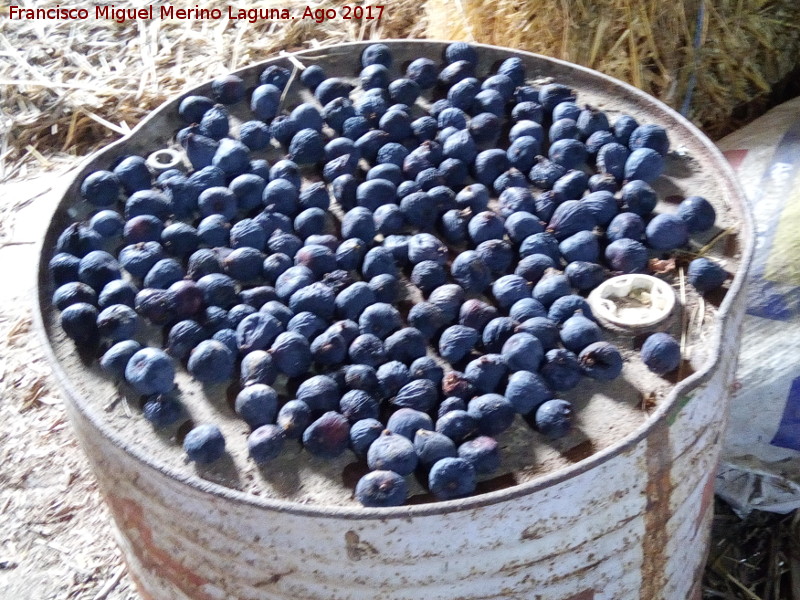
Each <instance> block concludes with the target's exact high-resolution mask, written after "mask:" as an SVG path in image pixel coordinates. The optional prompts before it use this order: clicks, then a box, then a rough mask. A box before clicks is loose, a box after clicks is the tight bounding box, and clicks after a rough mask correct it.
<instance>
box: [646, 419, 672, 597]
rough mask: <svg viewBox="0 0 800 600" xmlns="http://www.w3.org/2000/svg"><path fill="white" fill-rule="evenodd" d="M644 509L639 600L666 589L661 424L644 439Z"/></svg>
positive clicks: (665, 457)
mask: <svg viewBox="0 0 800 600" xmlns="http://www.w3.org/2000/svg"><path fill="white" fill-rule="evenodd" d="M645 460H646V463H647V487H646V489H645V493H646V494H647V508H646V510H645V513H644V539H643V540H642V545H643V547H644V548H643V549H644V559H643V564H642V587H641V591H640V593H639V598H640V599H641V600H655V599H656V598H661V597H663V593H664V587H665V585H666V581H667V578H666V566H667V543H668V542H669V534H668V532H667V523H668V521H669V518H670V507H669V505H670V491H671V489H672V486H671V481H670V479H671V477H670V474H671V466H672V461H671V458H670V447H669V428H668V427H666V426H665V425H664V424H663V423H662V424H661V425H660V426H659V427H654V428H653V430H652V431H651V432H650V435H649V436H648V437H647V448H646V450H645Z"/></svg>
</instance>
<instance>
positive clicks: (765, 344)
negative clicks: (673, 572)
mask: <svg viewBox="0 0 800 600" xmlns="http://www.w3.org/2000/svg"><path fill="white" fill-rule="evenodd" d="M719 147H720V149H721V150H722V151H723V153H724V154H725V156H726V157H727V158H728V160H729V161H730V163H731V165H732V166H733V168H734V170H735V171H736V172H737V175H738V177H739V181H740V183H741V185H742V187H743V188H744V191H745V195H746V196H747V200H748V202H749V204H750V206H751V208H752V211H753V215H754V217H755V230H756V248H755V254H754V257H753V264H752V267H751V273H750V279H749V282H748V285H747V312H746V315H745V319H744V325H743V329H742V341H741V346H740V351H739V366H738V370H737V372H736V388H737V389H735V390H733V393H732V400H731V419H730V425H729V428H728V431H727V435H726V439H725V440H724V445H723V450H722V460H721V465H720V472H719V475H718V478H717V488H716V489H717V493H718V494H719V495H720V496H721V497H722V498H724V499H725V500H726V501H728V502H729V503H730V504H731V505H732V506H733V507H734V509H736V510H737V511H738V512H740V513H747V512H749V511H750V510H752V509H759V510H767V511H771V512H779V513H786V512H790V511H792V510H794V509H797V508H800V98H796V99H794V100H792V101H790V102H787V103H785V104H782V105H781V106H779V107H777V108H775V109H773V110H771V111H770V112H768V113H767V114H766V115H764V116H763V117H761V118H759V119H758V120H756V121H754V122H753V123H751V124H750V125H748V126H746V127H744V128H743V129H741V130H739V131H737V132H735V133H733V134H731V135H729V136H728V137H726V138H724V139H723V140H721V141H720V142H719Z"/></svg>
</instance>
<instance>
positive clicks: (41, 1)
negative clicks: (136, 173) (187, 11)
mask: <svg viewBox="0 0 800 600" xmlns="http://www.w3.org/2000/svg"><path fill="white" fill-rule="evenodd" d="M59 4H63V3H62V2H61V1H60V0H22V1H21V2H20V3H19V5H20V6H23V7H28V8H33V7H49V6H56V5H59ZM149 4H152V2H150V1H149V0H131V1H130V2H126V3H124V5H123V4H122V3H118V4H117V6H120V7H122V6H125V7H132V8H138V7H144V6H147V5H149ZM341 4H342V3H341V2H333V1H330V0H323V1H321V2H307V1H303V2H299V1H296V0H290V1H288V2H287V1H284V2H278V1H276V0H270V1H267V2H259V3H258V8H267V9H268V8H289V9H290V10H291V11H292V14H302V10H303V8H305V7H306V6H309V7H311V8H312V9H317V8H332V7H334V8H335V7H338V6H341ZM200 6H201V7H202V8H208V9H213V8H219V9H221V10H222V11H223V13H225V14H227V7H228V6H231V7H232V9H233V10H236V9H239V8H245V9H246V8H253V6H254V5H253V3H252V2H248V1H247V0H227V1H223V0H210V1H208V2H203V3H201V5H200ZM419 13H420V7H419V4H418V3H415V2H411V1H402V2H396V3H392V4H390V5H387V6H386V10H385V15H384V17H383V18H382V19H381V20H372V21H361V22H359V21H353V20H351V21H345V20H341V19H334V20H329V21H325V22H323V23H316V22H314V21H312V20H302V19H297V20H291V21H271V22H258V23H255V24H253V23H249V22H247V21H244V20H239V21H230V20H228V19H227V18H223V19H222V20H220V21H212V20H209V21H198V20H185V21H178V20H172V21H166V20H161V19H153V20H150V21H141V20H137V21H129V22H126V23H122V24H119V23H116V22H114V21H104V20H95V19H93V18H90V19H88V20H86V21H13V22H12V21H9V20H8V19H6V18H2V19H0V181H4V180H8V179H10V178H12V177H14V176H19V175H24V174H25V172H26V170H28V169H31V168H33V167H51V166H53V163H56V164H58V163H63V162H65V161H66V162H74V160H75V159H74V157H75V156H81V155H85V154H87V153H88V152H90V151H91V150H92V149H95V148H97V147H98V146H99V145H103V144H107V143H109V142H110V141H112V140H113V139H114V138H115V137H119V136H120V135H123V134H125V133H126V132H127V131H129V129H131V128H132V127H133V126H134V125H135V124H136V123H137V122H138V121H139V120H141V119H142V117H144V116H145V115H146V114H147V113H148V112H149V111H151V110H152V109H153V108H155V107H157V106H158V105H159V104H161V103H162V102H163V101H164V100H166V99H168V98H169V97H171V96H172V95H174V94H176V93H179V92H181V91H182V90H184V89H187V88H190V87H194V86H195V85H197V84H198V83H200V82H202V81H206V80H208V79H211V78H212V77H215V76H217V75H220V74H224V73H227V72H229V71H231V70H234V69H238V68H241V67H243V66H246V65H248V64H251V63H253V62H258V61H261V60H265V59H267V58H270V57H271V56H273V55H275V54H276V53H277V52H279V51H281V50H300V49H303V48H312V47H317V46H321V45H327V44H332V43H336V42H346V41H357V40H364V39H373V38H400V37H416V36H418V35H419V34H420V33H421V32H422V31H423V24H422V22H421V20H420V14H419Z"/></svg>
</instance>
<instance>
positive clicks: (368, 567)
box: [36, 42, 751, 600]
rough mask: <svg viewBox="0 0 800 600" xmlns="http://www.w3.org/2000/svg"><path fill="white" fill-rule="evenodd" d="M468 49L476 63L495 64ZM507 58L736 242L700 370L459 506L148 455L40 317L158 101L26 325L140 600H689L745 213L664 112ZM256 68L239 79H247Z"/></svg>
mask: <svg viewBox="0 0 800 600" xmlns="http://www.w3.org/2000/svg"><path fill="white" fill-rule="evenodd" d="M392 45H393V49H395V50H396V53H397V54H398V55H404V56H418V55H423V54H424V55H428V56H440V53H441V51H442V49H443V47H444V45H443V44H440V43H433V42H416V43H415V42H393V43H392ZM363 46H364V45H363V44H352V45H345V46H340V47H336V48H333V49H323V50H315V51H309V52H305V53H299V54H298V58H299V59H301V60H304V61H317V62H319V64H321V65H322V66H323V67H325V68H326V70H329V74H330V71H333V72H335V68H336V66H335V65H337V64H339V62H341V61H342V60H344V59H345V58H346V60H347V61H350V64H352V62H353V61H354V60H355V59H357V57H358V56H359V55H360V52H361V50H362V48H363ZM481 51H482V53H483V55H484V56H485V57H487V58H484V60H486V61H492V60H494V59H496V58H499V57H506V56H507V55H508V52H509V51H508V50H504V49H498V48H493V47H481ZM515 54H516V55H517V56H520V57H521V58H522V59H523V60H524V61H525V63H526V65H527V67H528V72H529V74H533V75H535V76H539V75H549V76H553V77H555V78H557V79H558V80H559V81H563V82H566V83H569V84H571V85H573V86H574V87H576V88H577V89H578V90H579V91H580V92H583V90H590V93H597V94H598V95H600V96H601V97H602V96H605V97H607V98H608V97H616V98H618V99H619V103H620V104H621V106H622V107H623V108H625V109H626V110H627V109H629V108H630V109H631V110H632V111H633V112H634V113H637V114H646V115H648V121H649V122H659V123H662V124H664V125H665V126H667V127H668V128H669V130H670V132H671V133H670V135H671V139H672V141H673V146H678V147H679V151H680V152H681V153H683V154H685V155H686V156H688V157H689V158H688V159H687V160H689V161H690V163H691V165H692V169H691V170H692V172H693V173H695V175H693V176H692V177H694V179H693V180H692V183H693V185H694V186H696V187H693V189H695V190H696V191H697V193H700V194H701V195H702V194H703V192H706V193H705V195H707V196H708V197H709V198H713V199H714V201H715V205H716V206H717V208H718V211H720V210H724V211H726V214H727V216H726V218H727V220H728V223H729V224H730V223H732V224H733V227H734V229H735V234H734V235H733V237H734V238H735V240H737V243H738V246H736V248H735V254H736V259H737V261H738V264H739V270H738V273H737V275H736V277H735V279H734V281H733V283H732V284H731V286H730V288H729V290H728V292H727V295H726V296H725V298H724V300H723V301H722V303H721V304H720V306H719V307H718V311H717V312H716V315H715V320H714V322H713V325H711V326H710V327H709V330H708V333H707V335H706V337H705V344H704V346H705V347H704V356H705V358H704V361H703V363H702V364H701V365H699V366H698V367H697V368H695V372H694V373H693V374H692V375H691V376H690V377H688V378H686V379H684V380H683V381H681V382H679V383H677V384H675V385H674V386H673V387H672V388H671V389H669V391H668V393H667V394H665V397H664V398H663V401H661V402H660V403H659V405H658V407H657V408H656V409H655V410H654V412H653V413H652V414H651V415H650V416H649V418H647V419H645V420H643V423H642V425H641V426H639V427H637V428H635V429H634V430H633V431H632V432H630V433H628V434H627V435H625V436H624V437H622V438H621V439H619V440H618V441H616V442H615V443H613V444H611V445H608V446H607V447H604V448H603V449H601V450H600V451H599V452H595V453H593V454H591V455H589V456H588V457H586V458H583V459H582V460H578V461H577V462H575V463H574V464H572V465H571V466H567V467H565V468H561V469H560V470H556V471H555V472H552V473H550V474H547V475H544V476H541V477H538V478H534V479H532V480H530V481H527V482H525V483H521V484H518V485H514V486H512V487H508V488H505V489H500V490H497V491H492V492H488V493H484V494H480V495H476V496H473V497H469V498H465V499H461V500H453V501H447V502H439V503H425V504H416V505H410V506H404V507H399V508H391V509H364V508H357V507H350V506H326V505H313V504H300V503H293V502H288V501H284V500H277V499H269V498H264V497H260V496H257V495H254V494H251V493H245V492H241V491H237V490H235V489H230V488H227V487H224V486H222V485H219V484H217V483H213V482H210V481H207V480H204V479H201V478H200V477H198V476H196V475H195V474H193V473H192V472H191V470H189V469H182V468H178V467H176V466H175V465H174V464H166V463H165V462H163V461H160V460H158V459H157V458H153V457H152V456H150V455H149V454H148V453H147V452H145V451H143V449H142V447H141V444H140V440H138V439H137V438H136V437H135V436H134V437H125V436H123V435H121V434H120V433H119V431H118V430H116V429H113V428H111V427H109V426H108V424H107V423H106V415H105V414H104V411H103V410H102V409H101V408H100V407H101V406H102V405H103V399H97V398H92V397H91V396H92V393H91V387H92V380H91V379H89V381H88V382H87V381H86V380H85V379H86V377H87V375H85V374H84V372H85V368H84V366H83V365H82V364H81V363H80V361H79V360H76V359H75V358H74V356H73V357H71V356H70V355H71V354H74V352H71V351H70V345H69V343H68V342H66V341H65V340H64V336H63V335H61V334H60V332H59V331H58V325H57V317H56V316H54V314H53V313H52V311H51V309H50V307H49V298H50V295H51V293H52V290H51V287H50V284H49V282H48V277H47V261H48V260H49V257H50V252H51V250H49V249H50V248H52V244H53V241H54V239H55V237H56V235H57V234H58V232H59V231H60V230H61V229H63V227H64V224H65V223H66V222H67V221H68V219H69V218H70V217H69V206H70V204H71V203H72V202H73V198H74V197H76V192H77V189H78V186H79V183H80V181H81V180H82V178H83V177H84V176H85V174H86V173H88V172H89V171H91V170H93V169H96V168H100V167H99V165H107V164H108V162H109V160H110V159H111V158H113V157H115V156H120V155H122V154H127V153H130V152H131V151H136V150H139V151H140V153H145V152H146V151H148V150H152V149H153V148H154V147H158V146H154V144H158V143H164V141H165V140H166V139H168V138H169V137H170V135H171V134H172V132H173V131H174V130H175V129H176V128H177V127H176V126H175V124H174V123H173V121H174V120H175V117H174V111H175V107H176V102H171V103H168V104H167V105H165V106H164V107H162V108H161V109H159V110H158V111H156V112H155V113H154V114H153V115H152V116H151V117H150V118H149V119H148V120H147V121H145V122H143V123H142V124H141V125H140V126H139V127H137V129H136V130H135V131H134V132H133V134H132V135H131V136H130V137H129V138H127V139H126V140H123V141H121V142H119V143H117V144H115V145H113V146H111V147H109V148H108V149H107V150H105V151H103V152H101V153H99V154H98V155H95V156H94V157H92V158H90V160H89V161H88V162H87V164H86V165H85V166H84V168H83V169H81V171H80V173H78V175H77V177H76V179H75V182H73V184H72V185H71V186H70V189H69V190H67V193H66V194H65V200H64V201H63V202H62V205H61V206H60V207H59V208H58V209H57V211H56V214H55V216H54V218H53V222H52V224H51V227H50V231H49V232H48V235H47V237H46V239H45V243H44V249H43V252H42V259H41V264H40V282H41V285H40V299H39V306H38V310H37V311H36V312H37V315H38V317H39V319H40V323H39V325H40V327H39V329H40V331H41V332H42V334H43V335H44V336H45V338H44V339H45V340H46V342H47V346H48V348H49V350H48V352H49V354H50V358H51V359H52V363H53V369H54V371H55V373H56V375H57V376H58V377H59V379H60V381H61V383H62V385H63V389H64V395H65V399H66V402H67V406H68V412H69V415H70V418H71V420H72V422H73V424H74V426H75V429H76V431H77V434H78V436H79V438H80V440H81V443H82V445H83V447H84V448H85V450H86V453H87V455H88V457H89V459H90V461H91V463H92V466H93V468H94V472H95V474H96V476H97V479H98V482H99V484H100V488H101V490H102V492H103V494H104V496H105V498H106V500H107V502H108V505H109V507H110V509H111V514H112V515H113V517H114V520H115V523H116V526H117V529H118V532H119V536H118V537H119V543H120V545H121V548H122V550H123V553H124V556H125V558H126V561H127V563H128V565H129V569H130V573H131V575H132V577H133V578H134V579H135V581H136V583H137V586H138V588H139V591H140V593H141V595H142V597H143V598H148V599H153V600H212V599H213V600H217V599H228V598H230V599H234V598H235V599H240V600H289V599H293V600H296V599H299V600H362V599H363V600H374V599H376V598H381V599H392V600H412V599H413V600H420V599H425V600H477V599H490V598H497V599H501V598H502V599H516V598H519V599H526V600H533V599H542V600H629V599H642V600H656V599H665V600H686V599H689V598H700V595H701V593H700V581H701V574H702V570H703V566H704V561H705V556H706V551H707V547H708V535H709V527H710V522H711V518H712V510H713V503H712V498H713V482H714V476H715V473H716V465H717V459H718V454H719V449H720V436H721V433H722V431H723V429H724V427H725V423H726V412H727V402H728V390H729V387H730V386H731V384H732V378H733V372H734V365H735V356H736V348H737V345H738V333H739V326H740V322H741V319H742V315H743V309H744V303H743V299H742V294H741V290H742V281H743V278H744V274H745V271H746V267H747V265H748V262H749V259H750V253H751V245H750V234H751V222H750V219H749V216H748V214H747V210H746V208H745V205H744V203H743V201H742V197H741V195H740V193H739V190H738V189H737V186H736V184H735V183H734V179H733V175H732V173H731V171H730V170H729V168H728V167H727V164H726V163H725V161H724V159H723V158H722V156H721V155H720V154H719V152H718V151H717V150H716V148H715V147H714V146H713V144H711V142H709V141H708V140H707V139H706V138H704V137H703V136H702V135H701V134H700V133H699V132H698V131H697V130H696V129H695V128H693V127H692V126H691V125H690V124H689V123H688V122H687V121H685V120H684V119H682V118H681V117H680V116H679V115H677V114H676V113H674V112H673V111H671V110H669V109H668V108H666V107H664V106H663V105H660V104H658V103H656V102H655V101H653V100H652V99H650V98H649V97H647V96H645V95H644V94H642V93H641V92H638V91H637V90H635V89H634V88H632V87H630V86H627V85H625V84H621V83H619V82H617V81H615V80H612V79H610V78H607V77H604V76H602V75H600V74H597V73H594V72H592V71H588V70H586V69H582V68H579V67H575V66H573V65H569V64H567V63H563V62H559V61H554V60H551V59H546V58H543V57H540V56H535V55H531V54H527V53H524V52H517V53H515ZM343 57H344V58H343ZM265 64H266V63H265ZM265 64H262V65H259V66H255V67H251V68H249V69H246V70H244V71H243V72H242V75H243V76H244V77H245V79H246V80H248V81H255V79H256V78H257V76H258V73H260V71H261V70H262V69H263V67H264V66H265ZM203 89H204V88H203ZM678 166H680V165H678ZM668 175H670V172H669V171H668ZM685 177H688V176H687V175H686V174H685V173H682V172H680V171H679V172H678V173H677V175H675V176H674V177H672V178H671V179H670V180H669V181H670V182H671V185H672V184H674V186H676V187H677V188H678V189H680V188H681V185H682V183H683V178H685ZM91 376H92V377H94V376H96V374H95V375H91ZM87 389H88V390H90V391H88V392H87ZM105 401H107V399H106V400H105Z"/></svg>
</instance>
